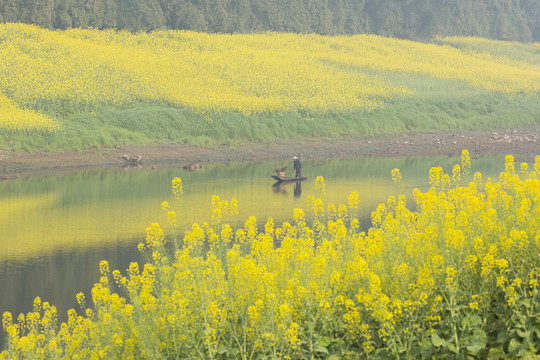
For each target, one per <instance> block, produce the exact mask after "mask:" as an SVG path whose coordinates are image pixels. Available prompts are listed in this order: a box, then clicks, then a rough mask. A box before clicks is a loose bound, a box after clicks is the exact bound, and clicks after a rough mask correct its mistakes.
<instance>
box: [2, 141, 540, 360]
mask: <svg viewBox="0 0 540 360" xmlns="http://www.w3.org/2000/svg"><path fill="white" fill-rule="evenodd" d="M469 169H470V161H469V156H468V152H467V151H464V152H463V155H462V161H461V164H458V165H456V166H455V167H454V169H453V171H452V174H446V173H444V172H443V171H442V169H441V168H433V169H431V170H430V174H429V176H430V183H431V187H430V189H429V190H428V191H426V192H421V191H419V190H415V191H414V205H413V204H412V203H407V200H406V199H405V197H403V196H398V197H391V198H389V199H388V202H387V203H386V204H381V205H379V207H378V208H377V210H376V211H374V212H373V214H372V227H371V228H370V229H369V230H368V231H367V232H363V231H360V229H359V221H358V219H356V218H355V210H356V208H357V206H358V204H359V201H361V199H359V196H358V193H352V194H351V195H350V197H349V201H348V204H342V205H337V206H336V205H334V204H324V202H323V199H321V198H317V197H313V196H310V198H309V208H308V209H307V210H306V212H304V210H301V209H296V210H294V214H293V216H292V219H291V221H290V222H285V223H283V224H282V225H281V226H279V227H278V226H275V224H274V223H273V220H272V219H271V218H269V219H268V220H267V221H266V222H265V223H258V222H257V220H256V219H255V218H253V217H250V218H249V219H247V221H246V222H245V225H244V226H243V227H242V228H239V229H233V228H232V227H231V226H229V225H227V224H226V223H224V221H223V219H224V218H226V217H227V215H228V214H232V213H234V212H236V211H237V204H236V201H235V200H234V199H231V200H230V201H226V200H223V199H220V198H219V197H217V196H215V197H214V198H213V199H212V209H213V215H214V216H213V217H212V219H213V220H212V223H210V224H208V223H205V224H202V225H199V224H194V225H193V226H192V228H191V230H190V231H188V232H186V234H185V235H184V236H183V237H180V236H179V235H178V234H177V230H175V229H176V226H177V221H178V220H179V219H180V217H178V218H177V216H176V212H175V211H173V210H171V208H173V207H174V204H175V203H176V200H173V201H171V203H169V202H164V203H163V204H162V208H163V209H164V212H165V213H166V218H167V228H168V229H167V232H165V231H164V230H163V229H162V227H161V226H160V225H158V224H152V225H151V226H149V227H148V228H147V230H146V231H147V239H146V242H145V243H142V244H140V246H139V249H140V250H141V251H143V252H145V253H146V254H147V255H148V263H146V264H145V265H144V266H143V267H142V268H140V267H139V265H138V264H136V263H132V264H131V265H130V267H129V269H128V270H127V273H126V274H122V273H121V272H119V271H112V272H111V270H110V269H109V266H108V264H107V263H106V262H102V263H101V264H100V270H101V273H102V277H101V279H100V282H99V283H98V284H96V285H95V286H94V288H93V290H92V303H93V307H90V306H88V307H87V304H86V301H87V300H86V299H85V298H84V296H83V295H82V294H79V296H78V298H77V300H78V302H79V304H80V305H81V308H82V309H83V310H84V312H85V314H83V315H79V314H78V313H77V312H76V311H75V310H71V311H70V312H69V320H68V321H67V323H63V324H61V325H60V327H59V329H58V328H57V326H56V316H57V315H56V310H55V308H54V307H53V306H50V305H49V304H47V303H42V302H41V301H40V300H39V299H36V301H35V304H34V311H32V312H30V313H29V314H27V315H26V316H24V315H21V316H19V318H18V321H15V320H14V319H12V316H11V314H9V313H5V314H4V316H3V326H4V329H5V330H6V331H7V333H8V341H7V347H6V348H5V350H4V352H2V353H1V355H0V359H19V358H41V359H139V358H144V359H177V358H198V359H211V358H215V359H304V358H310V359H316V358H335V359H338V358H339V359H347V358H350V359H358V358H370V359H371V358H381V359H386V358H393V359H396V358H467V357H472V358H476V357H478V358H486V357H490V358H505V357H527V356H530V357H532V355H533V354H536V353H538V351H540V340H539V336H538V335H539V334H538V332H539V330H538V328H539V326H540V318H539V317H538V314H539V313H540V294H539V289H538V281H539V272H540V256H539V255H540V227H539V226H538V221H539V220H540V207H539V200H540V157H537V159H536V163H535V164H534V168H533V169H529V168H528V166H527V164H523V165H521V167H520V169H519V170H516V169H515V166H514V162H513V158H512V157H511V156H507V158H506V168H505V171H504V172H502V173H501V174H500V177H499V179H498V180H497V181H492V180H490V179H482V176H481V174H480V173H476V174H474V175H471V174H469ZM392 176H393V178H394V181H395V182H396V184H399V181H400V179H401V175H400V173H399V170H397V169H396V170H394V171H393V172H392ZM317 184H318V188H319V189H320V190H321V194H323V193H324V179H322V178H318V179H317ZM173 189H174V193H175V194H176V195H175V197H180V196H181V194H182V182H181V180H180V179H174V180H173ZM323 197H324V196H323ZM411 208H414V209H415V210H411ZM166 234H167V235H166Z"/></svg>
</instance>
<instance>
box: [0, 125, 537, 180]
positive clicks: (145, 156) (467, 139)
mask: <svg viewBox="0 0 540 360" xmlns="http://www.w3.org/2000/svg"><path fill="white" fill-rule="evenodd" d="M463 149H467V150H469V152H470V154H471V156H473V157H474V156H475V155H477V154H512V155H514V156H515V157H516V161H520V162H521V161H527V162H532V161H534V156H535V155H537V154H539V155H540V129H519V130H490V131H467V132H447V133H421V134H418V133H414V134H400V135H390V136H378V137H370V138H367V137H354V138H346V139H340V140H333V139H324V138H314V139H302V140H275V141H272V142H269V143H251V144H245V145H241V146H237V147H232V148H231V147H225V146H219V147H215V148H199V147H189V146H181V145H173V144H162V145H152V146H134V145H128V146H121V147H114V148H101V149H92V150H88V151H81V152H73V151H67V152H61V153H44V152H36V153H27V152H13V151H6V150H0V180H2V179H4V180H5V179H12V178H16V177H21V176H30V175H40V174H41V175H44V174H53V173H63V172H72V171H79V170H82V169H85V168H105V167H119V168H122V167H125V166H126V165H128V164H129V163H128V162H127V161H126V160H124V159H123V158H122V156H124V155H129V156H140V157H141V158H142V162H141V165H140V167H145V168H152V169H157V168H163V167H173V166H174V167H182V166H186V165H189V164H201V165H205V164H208V163H212V162H228V161H265V160H277V161H282V160H289V159H290V158H291V157H292V156H293V155H299V156H300V157H301V158H303V159H316V158H354V157H408V156H426V155H427V156H429V155H448V156H460V155H461V151H462V150H463ZM126 168H127V167H126Z"/></svg>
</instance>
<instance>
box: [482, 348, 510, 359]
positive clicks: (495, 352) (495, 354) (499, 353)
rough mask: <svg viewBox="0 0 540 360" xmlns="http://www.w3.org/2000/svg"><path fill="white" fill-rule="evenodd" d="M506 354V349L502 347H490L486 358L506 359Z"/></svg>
mask: <svg viewBox="0 0 540 360" xmlns="http://www.w3.org/2000/svg"><path fill="white" fill-rule="evenodd" d="M506 357H507V356H506V354H505V353H504V350H503V349H502V347H500V346H499V347H497V348H492V349H489V352H488V355H487V359H486V360H501V359H506Z"/></svg>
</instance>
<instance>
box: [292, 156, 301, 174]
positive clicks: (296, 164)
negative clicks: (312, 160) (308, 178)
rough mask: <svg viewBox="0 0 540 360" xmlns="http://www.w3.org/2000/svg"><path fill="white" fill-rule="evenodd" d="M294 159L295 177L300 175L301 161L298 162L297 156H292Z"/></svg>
mask: <svg viewBox="0 0 540 360" xmlns="http://www.w3.org/2000/svg"><path fill="white" fill-rule="evenodd" d="M293 160H294V170H295V171H296V177H297V178H298V177H301V176H302V163H301V162H300V159H299V158H298V157H297V156H293Z"/></svg>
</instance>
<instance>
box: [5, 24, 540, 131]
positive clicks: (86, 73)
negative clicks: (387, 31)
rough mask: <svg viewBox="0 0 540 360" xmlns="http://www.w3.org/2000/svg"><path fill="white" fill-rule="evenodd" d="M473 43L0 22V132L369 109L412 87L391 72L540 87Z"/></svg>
mask: <svg viewBox="0 0 540 360" xmlns="http://www.w3.org/2000/svg"><path fill="white" fill-rule="evenodd" d="M458 40H459V42H460V44H459V46H456V43H457V42H458ZM478 41H480V40H478V39H470V38H463V39H456V38H450V39H449V40H448V41H446V40H445V39H440V40H439V42H438V43H433V44H424V43H418V42H411V41H406V40H398V39H391V38H384V37H380V36H375V35H355V36H335V37H330V36H319V35H315V34H308V35H299V34H283V33H260V34H234V35H231V34H205V33H197V32H189V31H153V32H149V33H146V32H141V33H129V32H125V31H116V30H104V31H99V30H82V29H69V30H64V31H50V30H46V29H42V28H39V27H36V26H32V25H23V24H10V23H7V24H1V25H0V107H1V109H2V115H1V116H0V129H9V130H40V131H44V130H45V131H56V130H58V129H59V128H61V127H62V119H64V118H65V117H66V116H68V115H69V114H77V113H92V112H93V111H95V110H96V109H99V108H101V107H104V106H112V107H122V106H124V107H125V106H129V105H130V104H133V103H144V104H166V105H168V106H172V107H175V108H188V109H192V110H194V111H195V112H197V113H198V114H203V115H204V116H206V117H210V118H211V116H212V114H222V113H230V112H233V113H240V114H242V115H245V116H251V115H261V114H275V113H288V112H292V113H302V114H304V113H307V114H335V113H347V112H351V111H366V112H370V111H373V110H375V109H381V108H383V107H384V105H385V104H386V103H388V102H391V101H393V102H395V101H397V100H399V99H403V98H408V97H411V96H413V95H414V93H415V89H414V88H412V87H409V86H407V85H404V84H399V83H396V82H394V81H392V80H390V77H389V75H392V74H402V75H421V76H427V77H430V78H435V79H443V80H449V81H457V82H460V83H463V84H465V85H466V86H468V87H472V88H473V89H478V90H482V91H488V92H494V93H500V94H504V95H516V94H520V95H524V94H538V92H539V90H540V65H539V64H538V62H536V61H535V60H534V59H533V60H529V61H524V60H523V59H521V58H510V57H503V56H500V55H498V54H491V53H489V52H487V51H480V50H478V49H477V50H474V49H473V47H472V46H473V45H474V44H476V42H478ZM486 41H487V40H486ZM468 43H470V44H471V46H470V47H467V46H466V44H468ZM464 44H465V45H464ZM451 45H453V46H451ZM203 118H204V117H203Z"/></svg>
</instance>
